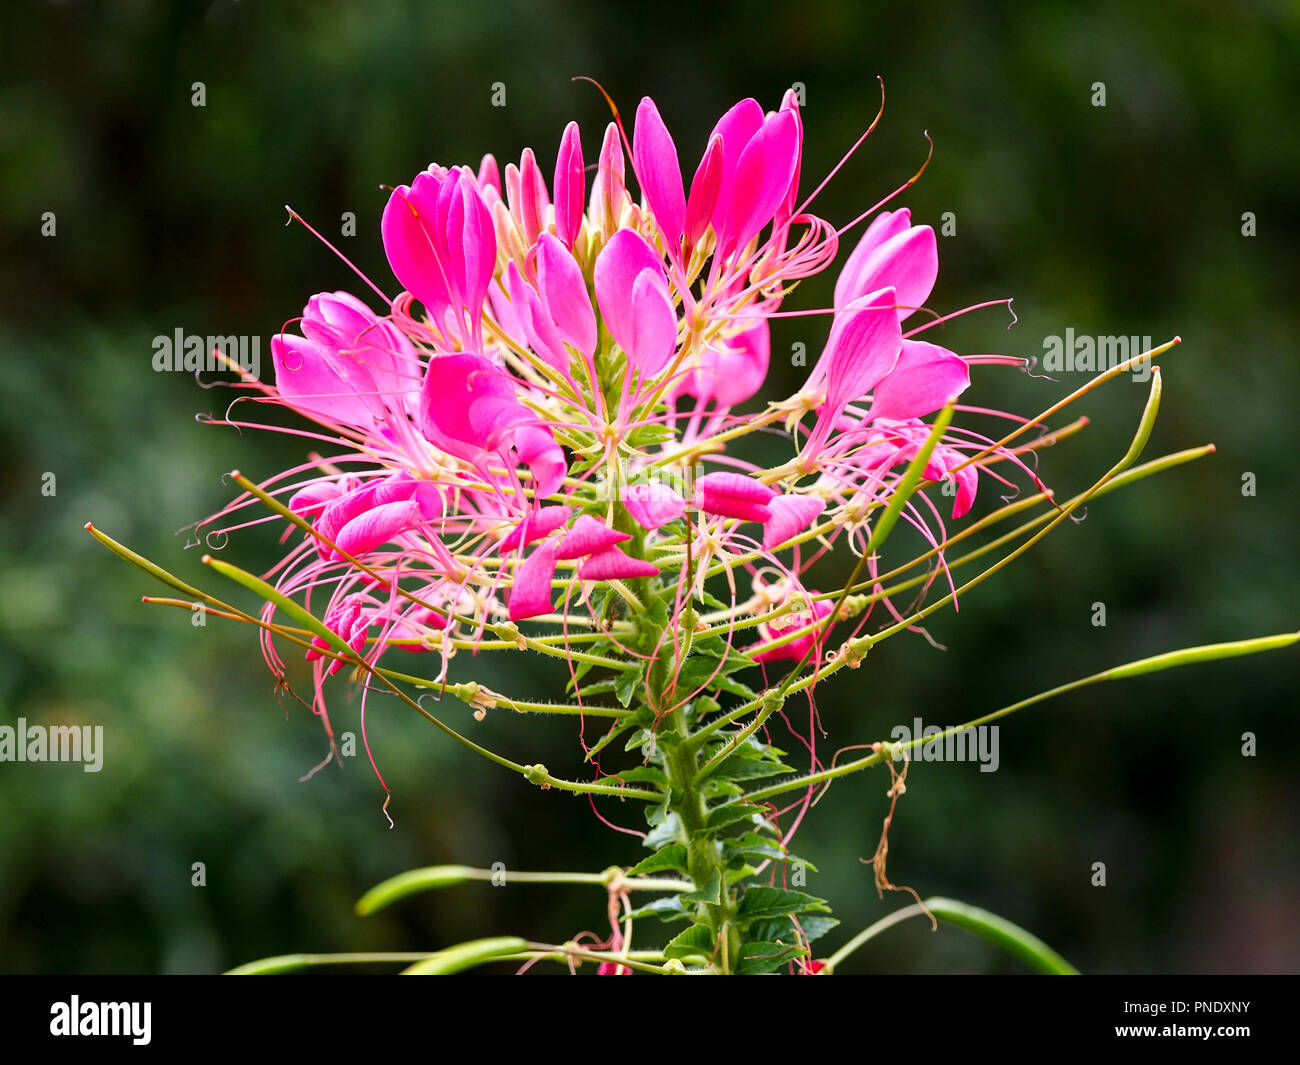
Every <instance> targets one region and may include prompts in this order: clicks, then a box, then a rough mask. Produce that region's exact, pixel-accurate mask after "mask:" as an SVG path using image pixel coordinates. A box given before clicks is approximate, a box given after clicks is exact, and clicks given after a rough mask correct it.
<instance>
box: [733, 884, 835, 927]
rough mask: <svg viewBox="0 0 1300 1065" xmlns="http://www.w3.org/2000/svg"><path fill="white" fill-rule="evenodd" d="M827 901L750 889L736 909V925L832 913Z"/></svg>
mask: <svg viewBox="0 0 1300 1065" xmlns="http://www.w3.org/2000/svg"><path fill="white" fill-rule="evenodd" d="M830 912H831V911H830V907H829V906H827V905H826V900H825V899H819V898H817V897H816V896H814V895H809V894H806V893H805V892H802V891H786V890H785V889H784V888H774V887H766V886H763V885H759V886H756V887H751V888H749V889H748V890H747V891H746V892H745V894H744V895H743V896H742V897H741V900H740V905H739V906H737V907H736V923H737V924H739V925H741V926H744V925H748V924H751V923H753V922H754V921H760V920H769V919H771V918H774V917H782V916H785V915H787V914H792V913H830Z"/></svg>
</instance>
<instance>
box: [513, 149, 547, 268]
mask: <svg viewBox="0 0 1300 1065" xmlns="http://www.w3.org/2000/svg"><path fill="white" fill-rule="evenodd" d="M550 203H551V201H550V197H549V196H547V194H546V179H545V178H544V177H542V170H541V167H539V166H538V165H537V156H535V155H534V154H533V150H532V149H531V148H525V149H524V151H523V155H521V156H520V158H519V219H520V221H521V222H522V224H523V229H524V236H525V237H526V238H527V240H528V243H529V244H532V243H533V242H534V241H536V240H537V237H538V234H540V233H541V231H542V226H543V225H544V224H545V222H546V208H547V207H549V206H550ZM511 206H512V207H513V206H514V204H511Z"/></svg>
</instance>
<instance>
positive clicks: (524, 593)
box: [510, 540, 556, 621]
mask: <svg viewBox="0 0 1300 1065" xmlns="http://www.w3.org/2000/svg"><path fill="white" fill-rule="evenodd" d="M555 548H556V544H555V541H554V540H547V541H546V543H544V544H542V545H541V547H539V548H538V549H537V550H536V551H534V552H533V553H532V554H531V555H529V556H528V557H527V558H526V559H524V564H523V565H522V566H520V567H519V570H518V572H517V573H516V574H515V583H514V587H513V588H511V590H510V620H511V621H524V620H526V619H527V618H535V617H537V616H538V615H540V614H549V613H550V612H551V578H552V577H554V576H555Z"/></svg>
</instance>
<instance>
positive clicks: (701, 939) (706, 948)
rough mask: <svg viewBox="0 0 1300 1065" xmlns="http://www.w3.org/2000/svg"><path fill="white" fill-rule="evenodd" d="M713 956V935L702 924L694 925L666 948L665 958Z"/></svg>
mask: <svg viewBox="0 0 1300 1065" xmlns="http://www.w3.org/2000/svg"><path fill="white" fill-rule="evenodd" d="M712 956H713V933H712V932H711V931H710V930H709V929H708V928H707V927H706V926H704V925H702V924H693V925H691V927H690V928H688V929H686V931H685V932H682V933H681V934H680V935H678V936H675V937H674V938H673V939H671V940H669V942H668V945H667V946H666V947H664V957H665V958H689V957H703V958H709V957H712Z"/></svg>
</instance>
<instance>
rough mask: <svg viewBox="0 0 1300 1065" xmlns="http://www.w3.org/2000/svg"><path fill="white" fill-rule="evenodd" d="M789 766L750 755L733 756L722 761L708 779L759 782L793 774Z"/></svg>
mask: <svg viewBox="0 0 1300 1065" xmlns="http://www.w3.org/2000/svg"><path fill="white" fill-rule="evenodd" d="M793 772H794V770H793V769H792V768H790V766H788V765H785V764H784V763H782V762H778V761H776V760H775V759H770V758H755V757H753V756H752V755H746V754H735V755H732V756H731V757H730V758H728V759H727V760H726V761H724V762H723V763H722V764H721V765H719V766H718V768H717V769H715V770H714V771H713V772H712V773H710V774H709V779H710V780H712V779H715V778H716V779H718V780H760V779H762V778H763V777H774V776H777V775H779V774H781V773H793Z"/></svg>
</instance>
